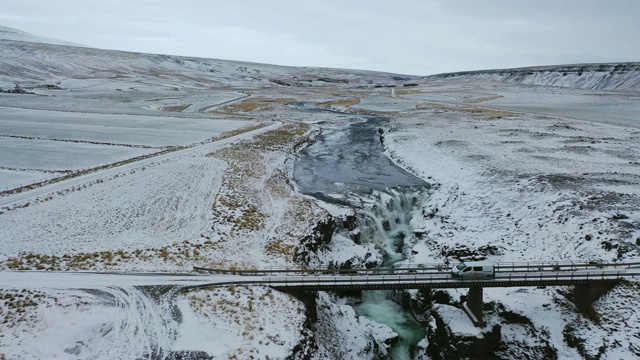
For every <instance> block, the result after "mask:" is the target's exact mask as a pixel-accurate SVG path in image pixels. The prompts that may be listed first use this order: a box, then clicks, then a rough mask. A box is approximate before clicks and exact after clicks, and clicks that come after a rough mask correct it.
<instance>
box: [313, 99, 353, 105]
mask: <svg viewBox="0 0 640 360" xmlns="http://www.w3.org/2000/svg"><path fill="white" fill-rule="evenodd" d="M358 104H360V98H351V99H340V100H333V101H325V102H322V103H318V106H325V107H329V106H343V107H349V106H353V105H358Z"/></svg>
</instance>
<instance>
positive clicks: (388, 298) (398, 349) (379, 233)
mask: <svg viewBox="0 0 640 360" xmlns="http://www.w3.org/2000/svg"><path fill="white" fill-rule="evenodd" d="M427 196H428V195H427V192H426V191H425V189H424V188H403V189H398V188H396V189H391V190H388V191H387V192H374V193H373V195H372V197H371V198H363V199H362V204H361V207H360V210H359V211H358V214H359V215H360V216H359V217H358V225H359V228H360V231H361V237H360V238H361V240H362V241H363V242H370V243H373V244H375V245H376V247H377V248H378V249H380V251H381V252H382V254H383V259H384V260H383V263H382V264H381V266H380V267H381V271H385V269H388V270H386V271H393V270H392V269H391V267H392V266H393V264H395V263H396V262H398V261H402V260H404V259H405V255H404V251H405V244H406V243H407V242H409V241H410V240H411V237H412V236H413V233H412V232H411V228H410V222H411V219H412V218H413V216H414V214H420V208H421V206H420V205H421V204H422V202H423V201H424V200H425V198H426V197H427ZM361 300H362V302H361V303H359V304H358V305H356V306H354V309H355V310H356V312H357V313H358V314H359V315H362V316H366V317H368V318H370V319H372V320H374V321H376V322H379V323H382V324H385V325H387V326H389V327H390V328H392V329H393V330H394V331H395V332H396V333H398V336H399V338H400V341H399V342H398V344H396V345H395V346H393V347H392V349H391V357H392V359H394V360H397V359H409V358H410V357H411V352H412V350H413V348H414V347H415V345H416V344H417V343H418V342H419V341H420V340H422V339H423V338H424V335H425V329H424V327H423V326H422V325H421V324H420V323H419V322H417V321H416V320H415V318H414V316H413V314H412V313H411V312H410V311H407V310H405V309H404V308H403V307H402V306H401V305H399V304H398V303H396V302H395V301H394V300H393V291H390V290H377V291H364V292H363V293H362V298H361Z"/></svg>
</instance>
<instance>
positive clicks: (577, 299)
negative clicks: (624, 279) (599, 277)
mask: <svg viewBox="0 0 640 360" xmlns="http://www.w3.org/2000/svg"><path fill="white" fill-rule="evenodd" d="M616 284H617V282H593V283H590V284H584V285H576V286H575V288H574V290H573V303H574V304H576V307H577V308H578V310H580V311H581V312H583V313H584V312H588V311H589V310H590V308H591V304H593V302H594V301H596V300H598V299H599V298H600V296H602V295H604V294H606V293H607V292H608V291H609V290H611V289H613V287H614V286H616Z"/></svg>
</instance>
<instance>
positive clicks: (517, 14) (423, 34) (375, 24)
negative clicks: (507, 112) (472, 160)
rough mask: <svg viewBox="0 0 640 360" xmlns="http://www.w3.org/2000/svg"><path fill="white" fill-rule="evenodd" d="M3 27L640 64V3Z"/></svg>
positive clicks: (268, 11)
mask: <svg viewBox="0 0 640 360" xmlns="http://www.w3.org/2000/svg"><path fill="white" fill-rule="evenodd" d="M0 25H4V26H9V27H13V28H16V29H19V30H23V31H26V32H30V33H33V34H36V35H42V36H47V37H52V38H57V39H60V40H66V41H71V42H75V43H81V44H84V45H87V46H92V47H97V48H103V49H119V50H127V51H139V52H149V53H161V54H173V55H187V56H199V57H209V58H219V59H234V60H244V61H253V62H262V63H271V64H281V65H301V66H325V67H339V68H356V69H370V70H380V71H389V72H396V73H404V74H414V75H429V74H435V73H442V72H452V71H462V70H477V69H490V68H507V67H521V66H532V65H550V64H567V63H583V62H613V61H640V41H639V40H638V35H640V1H638V0H521V1H513V0H482V1H481V0H459V1H458V0H226V1H217V0H209V1H207V0H180V1H177V0H102V1H100V2H98V1H93V0H91V1H89V0H56V1H48V0H19V1H18V0H0Z"/></svg>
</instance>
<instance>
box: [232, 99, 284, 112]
mask: <svg viewBox="0 0 640 360" xmlns="http://www.w3.org/2000/svg"><path fill="white" fill-rule="evenodd" d="M295 101H296V99H294V98H251V99H249V100H247V101H243V102H241V103H239V104H233V105H229V106H227V107H225V109H226V110H228V111H232V112H233V111H242V112H248V111H254V110H264V109H267V108H271V107H273V106H274V105H276V104H286V103H290V102H295Z"/></svg>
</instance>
